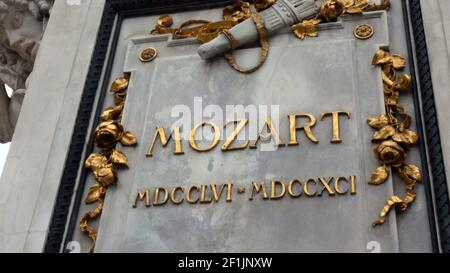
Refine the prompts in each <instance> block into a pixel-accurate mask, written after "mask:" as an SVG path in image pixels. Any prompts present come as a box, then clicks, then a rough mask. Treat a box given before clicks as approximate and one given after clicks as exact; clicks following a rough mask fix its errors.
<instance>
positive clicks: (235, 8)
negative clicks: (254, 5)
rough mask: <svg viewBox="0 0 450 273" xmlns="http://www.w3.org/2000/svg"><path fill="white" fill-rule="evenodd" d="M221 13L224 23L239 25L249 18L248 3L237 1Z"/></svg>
mask: <svg viewBox="0 0 450 273" xmlns="http://www.w3.org/2000/svg"><path fill="white" fill-rule="evenodd" d="M222 13H223V19H224V20H225V21H232V22H234V23H240V22H242V21H244V20H245V19H247V18H249V17H250V14H251V10H250V3H248V2H244V1H242V0H237V1H236V2H235V3H234V4H232V5H229V6H226V7H225V9H224V10H223V12H222Z"/></svg>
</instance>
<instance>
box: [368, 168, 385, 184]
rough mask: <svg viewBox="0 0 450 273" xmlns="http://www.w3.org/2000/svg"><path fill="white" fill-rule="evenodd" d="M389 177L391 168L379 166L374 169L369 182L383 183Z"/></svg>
mask: <svg viewBox="0 0 450 273" xmlns="http://www.w3.org/2000/svg"><path fill="white" fill-rule="evenodd" d="M388 178H389V169H388V168H387V167H378V168H376V169H375V171H373V173H372V177H371V179H370V182H369V184H372V185H381V184H383V183H384V182H386V180H387V179H388Z"/></svg>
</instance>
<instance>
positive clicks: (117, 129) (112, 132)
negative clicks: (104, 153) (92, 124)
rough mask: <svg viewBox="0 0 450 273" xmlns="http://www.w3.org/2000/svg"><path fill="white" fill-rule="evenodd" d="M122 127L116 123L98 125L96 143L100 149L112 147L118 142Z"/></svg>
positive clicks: (107, 122) (106, 122)
mask: <svg viewBox="0 0 450 273" xmlns="http://www.w3.org/2000/svg"><path fill="white" fill-rule="evenodd" d="M122 133H123V127H122V125H120V124H119V123H118V122H116V121H105V122H102V123H100V125H99V126H98V127H97V130H96V141H97V145H98V146H99V147H100V148H111V147H114V146H115V145H116V143H117V141H119V140H120V138H121V137H122Z"/></svg>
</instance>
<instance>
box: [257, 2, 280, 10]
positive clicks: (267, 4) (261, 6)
mask: <svg viewBox="0 0 450 273" xmlns="http://www.w3.org/2000/svg"><path fill="white" fill-rule="evenodd" d="M275 1H276V0H254V1H253V4H254V5H255V8H256V10H257V11H261V10H263V9H266V8H268V7H270V6H272V5H273V4H274V3H275Z"/></svg>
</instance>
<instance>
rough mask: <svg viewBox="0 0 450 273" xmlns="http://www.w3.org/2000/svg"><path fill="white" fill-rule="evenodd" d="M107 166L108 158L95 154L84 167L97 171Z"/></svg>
mask: <svg viewBox="0 0 450 273" xmlns="http://www.w3.org/2000/svg"><path fill="white" fill-rule="evenodd" d="M107 164H108V159H107V158H106V156H104V155H102V154H96V153H93V154H91V155H90V156H89V157H88V159H86V162H85V164H84V166H85V167H86V168H88V169H92V170H96V169H99V168H102V167H104V166H106V165H107Z"/></svg>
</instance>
